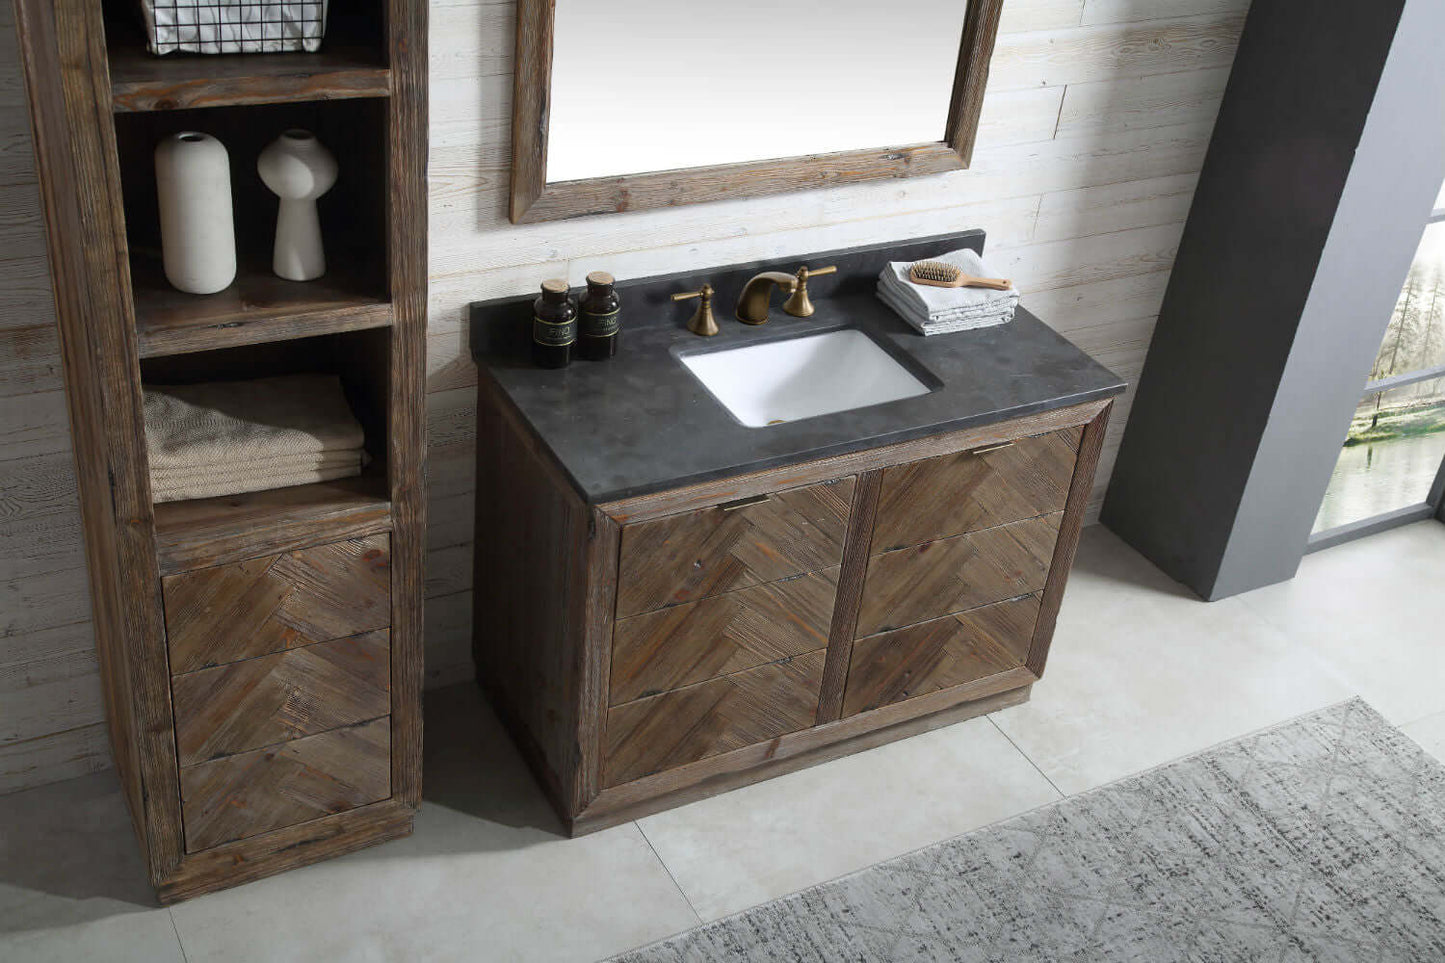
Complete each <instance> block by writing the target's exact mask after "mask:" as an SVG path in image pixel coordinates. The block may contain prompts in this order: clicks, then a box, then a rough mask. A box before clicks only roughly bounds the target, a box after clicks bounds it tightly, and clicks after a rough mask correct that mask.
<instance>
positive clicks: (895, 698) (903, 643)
mask: <svg viewBox="0 0 1445 963" xmlns="http://www.w3.org/2000/svg"><path fill="white" fill-rule="evenodd" d="M1038 614H1039V600H1038V597H1037V596H1034V595H1030V596H1026V597H1024V598H1022V599H1013V600H1011V601H1008V602H1000V603H998V604H996V605H986V606H983V607H982V608H977V609H972V610H971V611H968V612H959V613H957V614H956V615H951V616H945V617H944V618H941V619H934V620H933V621H931V622H924V623H921V624H919V625H910V626H909V627H908V628H905V629H899V630H897V631H896V632H884V633H881V634H879V635H872V636H869V637H868V638H866V639H859V640H858V641H856V642H854V643H853V657H852V659H851V663H850V665H849V667H848V687H847V690H846V691H845V692H844V695H843V714H844V715H845V716H851V715H856V714H858V713H860V712H867V711H869V710H872V709H877V708H879V707H880V706H886V705H891V704H893V703H895V702H902V701H903V700H905V699H911V698H914V697H916V696H920V695H925V694H927V693H929V692H937V691H938V690H940V689H949V688H952V687H953V686H956V685H963V684H965V683H968V682H973V681H976V680H978V679H983V678H987V677H988V676H991V675H994V674H996V673H999V672H1006V671H1008V670H1009V669H1014V668H1017V667H1019V666H1021V665H1023V664H1024V661H1025V660H1026V659H1028V654H1029V643H1030V641H1031V640H1032V639H1033V633H1034V623H1035V621H1037V619H1038Z"/></svg>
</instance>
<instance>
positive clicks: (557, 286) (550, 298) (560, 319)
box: [532, 280, 577, 368]
mask: <svg viewBox="0 0 1445 963" xmlns="http://www.w3.org/2000/svg"><path fill="white" fill-rule="evenodd" d="M576 340H577V306H576V305H574V304H573V303H572V298H571V296H570V294H569V293H568V288H567V282H566V281H560V280H552V281H543V282H542V296H541V297H540V298H538V299H537V300H536V301H534V302H532V360H533V361H534V362H535V363H536V365H537V367H539V368H565V367H567V365H569V364H571V363H572V342H574V341H576Z"/></svg>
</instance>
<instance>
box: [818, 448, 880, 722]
mask: <svg viewBox="0 0 1445 963" xmlns="http://www.w3.org/2000/svg"><path fill="white" fill-rule="evenodd" d="M882 481H883V472H881V471H865V472H863V473H862V474H861V475H859V476H858V484H857V485H856V486H854V490H853V514H852V515H851V516H850V517H849V519H848V544H847V546H846V547H845V548H844V549H843V567H842V569H841V570H840V571H839V573H838V594H837V597H836V600H835V601H834V603H833V624H832V626H831V627H830V628H829V630H828V659H827V662H826V664H825V665H824V666H823V688H822V691H821V692H820V693H819V694H818V714H817V716H816V717H815V718H814V725H823V724H825V723H829V722H834V721H836V720H837V718H838V716H839V715H840V714H841V713H842V711H843V685H844V683H846V682H847V681H848V658H849V655H850V653H851V652H852V651H853V633H854V630H855V629H857V627H858V605H859V602H860V601H861V600H862V598H863V579H864V578H865V577H866V576H867V574H868V556H870V555H871V554H873V553H872V551H871V550H870V547H871V545H872V542H873V517H874V513H875V512H876V511H877V510H878V489H879V486H880V484H881V483H882Z"/></svg>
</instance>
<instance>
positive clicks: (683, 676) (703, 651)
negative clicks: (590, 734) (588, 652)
mask: <svg viewBox="0 0 1445 963" xmlns="http://www.w3.org/2000/svg"><path fill="white" fill-rule="evenodd" d="M837 590H838V569H837V567H834V568H830V569H825V570H823V571H821V572H810V573H808V574H807V575H798V576H794V577H792V578H788V579H783V580H782V581H780V582H769V583H767V584H765V585H756V586H753V587H752V588H746V589H740V590H739V591H736V592H729V593H727V594H726V595H718V596H714V597H713V598H708V599H703V600H701V601H698V602H688V603H685V604H683V605H674V606H672V607H670V608H665V609H662V610H660V611H657V612H648V613H646V614H644V615H634V616H632V617H631V618H626V619H619V620H618V622H617V625H616V626H615V627H614V629H613V631H612V672H611V677H610V685H611V690H612V692H611V699H610V704H611V705H614V706H616V705H621V704H622V703H624V702H631V701H632V700H633V699H640V698H643V697H644V696H649V695H656V694H658V693H660V692H666V691H669V690H671V689H680V688H682V687H683V686H688V685H695V684H697V683H699V682H706V681H707V680H709V679H715V678H718V677H719V676H723V675H727V674H729V673H733V672H740V671H742V670H743V669H750V668H752V667H753V666H757V665H763V664H765V663H768V662H776V661H777V660H779V659H784V658H787V657H788V656H793V655H802V654H803V653H805V652H811V651H813V650H814V649H819V648H823V647H824V646H826V645H827V644H828V629H829V626H830V625H831V623H832V619H833V597H834V595H835V594H836V593H837Z"/></svg>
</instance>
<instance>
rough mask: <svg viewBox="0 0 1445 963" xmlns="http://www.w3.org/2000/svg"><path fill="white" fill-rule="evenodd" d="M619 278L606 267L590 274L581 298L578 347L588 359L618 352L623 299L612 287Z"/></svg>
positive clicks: (595, 358) (594, 359) (608, 356)
mask: <svg viewBox="0 0 1445 963" xmlns="http://www.w3.org/2000/svg"><path fill="white" fill-rule="evenodd" d="M615 283H617V282H616V279H615V278H613V277H612V275H610V274H608V273H607V272H606V271H593V272H592V273H591V274H589V275H587V296H586V297H585V298H583V299H582V319H581V328H580V330H579V331H578V333H577V349H578V351H579V352H580V353H581V355H582V357H584V358H586V359H587V360H588V361H603V360H605V359H607V358H610V357H612V356H613V355H615V354H617V331H618V322H619V320H620V319H621V317H622V302H621V300H619V299H618V297H617V292H616V291H614V290H612V285H614V284H615Z"/></svg>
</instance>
